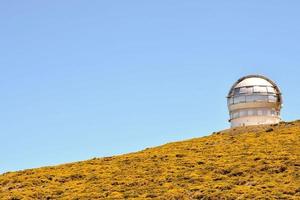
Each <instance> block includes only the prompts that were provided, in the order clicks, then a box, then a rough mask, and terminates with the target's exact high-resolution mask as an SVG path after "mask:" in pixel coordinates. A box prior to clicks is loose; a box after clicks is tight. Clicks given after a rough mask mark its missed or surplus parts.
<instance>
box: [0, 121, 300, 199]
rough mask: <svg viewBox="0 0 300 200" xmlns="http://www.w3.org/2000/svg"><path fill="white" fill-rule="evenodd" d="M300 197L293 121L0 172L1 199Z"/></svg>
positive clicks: (299, 144)
mask: <svg viewBox="0 0 300 200" xmlns="http://www.w3.org/2000/svg"><path fill="white" fill-rule="evenodd" d="M238 197H239V198H240V199H254V198H258V199H259V198H262V199H268V197H269V198H270V199H300V121H295V122H289V123H281V124H279V125H276V126H274V125H273V126H256V127H242V128H235V129H229V130H225V131H222V132H218V133H214V134H212V135H211V136H208V137H202V138H197V139H191V140H187V141H183V142H175V143H169V144H166V145H163V146H160V147H155V148H149V149H146V150H143V151H140V152H137V153H131V154H126V155H121V156H114V157H107V158H100V159H92V160H87V161H82V162H76V163H70V164H64V165H59V166H55V167H43V168H39V169H30V170H24V171H19V172H10V173H5V174H3V175H0V199H22V198H23V199H96V198H100V199H101V198H103V199H124V198H128V199H130V198H135V199H147V198H149V199H152V198H156V199H220V198H223V199H236V198H238Z"/></svg>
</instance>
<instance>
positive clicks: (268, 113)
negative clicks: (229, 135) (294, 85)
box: [227, 75, 282, 127]
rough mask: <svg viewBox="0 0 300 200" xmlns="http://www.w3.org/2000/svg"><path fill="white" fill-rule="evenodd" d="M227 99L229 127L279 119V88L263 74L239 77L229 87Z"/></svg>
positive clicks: (271, 121) (277, 120)
mask: <svg viewBox="0 0 300 200" xmlns="http://www.w3.org/2000/svg"><path fill="white" fill-rule="evenodd" d="M227 100H228V109H229V114H230V119H229V122H230V123H231V127H237V126H249V125H259V124H275V123H279V122H280V121H281V118H280V109H281V106H282V96H281V92H280V89H279V88H278V86H277V85H276V84H275V83H274V82H273V81H272V80H270V79H268V78H267V77H265V76H261V75H249V76H245V77H242V78H240V79H239V80H238V81H237V82H235V83H234V84H233V86H232V87H231V89H230V91H229V93H228V96H227Z"/></svg>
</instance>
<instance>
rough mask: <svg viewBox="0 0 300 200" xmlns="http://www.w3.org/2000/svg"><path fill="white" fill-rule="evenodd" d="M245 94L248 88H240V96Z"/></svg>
mask: <svg viewBox="0 0 300 200" xmlns="http://www.w3.org/2000/svg"><path fill="white" fill-rule="evenodd" d="M247 93H248V88H246V87H243V88H240V94H247Z"/></svg>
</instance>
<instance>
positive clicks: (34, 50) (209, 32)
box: [0, 0, 300, 172]
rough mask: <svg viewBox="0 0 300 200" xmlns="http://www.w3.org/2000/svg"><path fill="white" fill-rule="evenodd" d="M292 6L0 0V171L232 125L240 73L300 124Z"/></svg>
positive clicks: (299, 31) (295, 8) (297, 15)
mask: <svg viewBox="0 0 300 200" xmlns="http://www.w3.org/2000/svg"><path fill="white" fill-rule="evenodd" d="M299 9H300V2H299V1H296V0H295V1H292V0H290V1H280V0H277V1H276V0H269V1H268V0H266V1H261V0H257V1H252V0H251V1H250V0H249V1H240V0H236V1H222V0H220V1H198V0H193V1H192V0H187V1H171V0H165V1H162V0H151V1H140V0H136V1H131V0H127V1H124V0H122V1H121V0H120V1H96V0H91V1H83V0H82V1H73V0H72V1H71V0H70V1H67V0H65V1H62V0H51V1H38V0H36V1H32V0H27V1H8V0H7V1H1V2H0V91H1V92H0V99H1V101H0V102H1V104H0V136H1V145H0V172H5V171H13V170H19V169H25V168H33V167H39V166H45V165H53V164H59V163H65V162H71V161H78V160H85V159H90V158H92V157H102V156H110V155H115V154H122V153H127V152H132V151H137V150H142V149H144V148H146V147H152V146H157V145H161V144H164V143H167V142H172V141H178V140H184V139H189V138H193V137H201V136H204V135H209V134H211V132H213V131H218V130H222V129H225V128H228V127H229V123H228V121H227V120H228V113H227V107H226V106H227V104H226V99H225V97H226V95H227V92H228V90H229V88H230V86H231V85H232V84H233V83H234V82H235V81H236V80H237V79H238V78H239V77H241V76H244V75H247V74H253V73H258V74H263V75H266V76H268V77H269V78H271V79H273V80H274V81H275V82H277V83H278V85H279V86H280V87H281V89H282V92H283V95H284V108H283V111H282V117H283V119H284V120H294V119H299V118H300V113H299V110H300V101H299V99H300V86H299V85H300V56H299V53H300V38H299V37H300V20H299V19H300V12H299Z"/></svg>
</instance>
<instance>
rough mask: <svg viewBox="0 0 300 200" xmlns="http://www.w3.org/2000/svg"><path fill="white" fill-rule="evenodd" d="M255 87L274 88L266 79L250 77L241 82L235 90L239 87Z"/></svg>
mask: <svg viewBox="0 0 300 200" xmlns="http://www.w3.org/2000/svg"><path fill="white" fill-rule="evenodd" d="M254 85H259V86H273V84H272V83H270V82H269V81H267V80H266V79H263V78H260V77H250V78H246V79H244V80H242V81H241V82H239V83H238V84H237V85H236V86H235V88H238V87H247V86H254Z"/></svg>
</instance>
